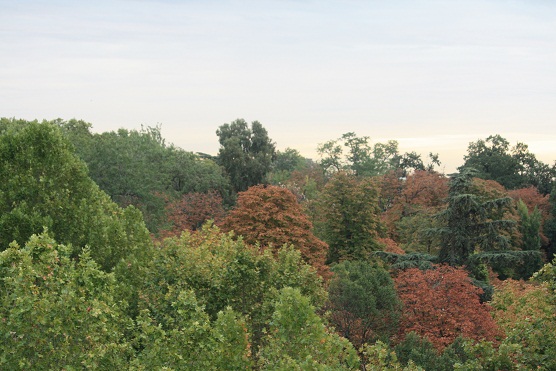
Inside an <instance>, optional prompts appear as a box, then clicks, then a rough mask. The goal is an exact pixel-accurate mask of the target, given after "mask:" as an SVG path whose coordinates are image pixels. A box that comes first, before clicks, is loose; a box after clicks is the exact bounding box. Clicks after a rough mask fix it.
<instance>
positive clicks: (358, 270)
mask: <svg viewBox="0 0 556 371" xmlns="http://www.w3.org/2000/svg"><path fill="white" fill-rule="evenodd" d="M332 271H333V272H334V276H333V278H332V280H331V281H330V283H329V286H328V295H329V306H328V309H329V310H330V312H331V314H330V319H331V322H332V324H333V325H334V326H335V328H336V330H337V331H338V332H339V333H340V334H341V335H342V336H343V337H345V338H347V339H349V340H350V341H351V343H352V344H353V345H354V346H355V347H356V348H359V347H361V345H363V344H364V343H371V342H375V341H377V340H382V341H388V339H389V338H390V336H392V335H393V334H395V333H396V332H397V330H398V321H399V317H400V314H401V303H400V301H399V299H398V296H397V294H396V290H395V288H394V282H393V281H392V279H391V278H390V274H389V273H388V272H387V271H386V270H385V269H384V268H382V267H380V266H378V265H375V266H373V265H371V264H369V263H368V262H364V261H353V262H350V261H343V262H341V263H340V264H337V265H335V266H334V267H333V268H332Z"/></svg>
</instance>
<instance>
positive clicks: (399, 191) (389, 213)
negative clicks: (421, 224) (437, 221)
mask: <svg viewBox="0 0 556 371" xmlns="http://www.w3.org/2000/svg"><path fill="white" fill-rule="evenodd" d="M448 182H449V180H448V178H446V177H445V176H444V175H442V174H439V173H436V172H431V171H423V170H416V171H415V172H413V173H412V174H411V175H409V176H408V177H407V178H406V179H405V180H401V179H399V178H398V177H397V176H396V174H395V173H389V174H387V175H385V176H384V177H383V178H382V194H381V198H382V200H383V202H386V200H389V201H388V202H387V205H388V207H387V208H385V210H386V211H385V212H384V213H383V215H382V220H383V222H384V223H385V225H386V227H387V230H388V235H389V236H391V237H392V238H394V239H395V240H396V239H397V234H396V223H397V222H398V221H399V220H400V219H402V218H403V217H406V216H411V215H413V214H415V213H416V212H417V211H419V210H423V209H432V210H434V212H436V211H438V210H439V209H440V208H442V207H443V206H444V203H445V199H446V198H447V197H448ZM431 213H432V212H431Z"/></svg>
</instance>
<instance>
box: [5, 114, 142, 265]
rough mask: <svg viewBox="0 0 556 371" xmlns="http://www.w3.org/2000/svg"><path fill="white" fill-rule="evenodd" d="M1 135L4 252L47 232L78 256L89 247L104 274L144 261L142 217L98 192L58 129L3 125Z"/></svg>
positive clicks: (43, 125)
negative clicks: (126, 263)
mask: <svg viewBox="0 0 556 371" xmlns="http://www.w3.org/2000/svg"><path fill="white" fill-rule="evenodd" d="M0 132H1V134H0V249H5V248H6V247H7V246H8V244H9V243H10V242H12V241H14V240H15V241H16V242H17V243H19V244H20V245H22V244H24V243H25V242H26V241H27V240H28V239H29V238H30V237H31V236H32V235H33V234H38V233H41V232H43V230H44V229H45V228H46V229H48V231H49V233H50V234H51V235H52V236H53V237H54V238H55V239H56V241H58V242H59V243H63V244H71V245H72V246H73V254H74V256H77V255H78V254H79V253H80V252H81V248H83V247H84V246H86V245H87V246H89V247H90V249H91V250H90V254H91V257H92V258H93V259H94V260H95V261H96V262H97V263H98V264H99V265H100V266H101V267H102V268H103V269H104V270H106V271H110V270H112V269H113V268H114V267H115V266H116V265H117V264H118V263H120V262H121V261H122V260H125V259H128V258H130V259H135V258H138V257H145V256H146V255H145V254H147V253H148V251H149V249H150V238H149V234H148V231H147V229H146V228H145V224H144V222H143V218H142V215H141V213H140V212H139V211H138V210H137V209H135V208H133V207H129V208H126V209H121V208H120V207H118V206H117V205H116V204H115V203H113V202H112V201H111V200H110V198H109V197H108V196H107V195H106V194H105V193H104V192H102V191H101V190H100V189H99V188H98V186H97V185H96V184H95V183H94V182H93V181H92V180H91V179H90V178H89V177H88V174H87V166H86V165H85V163H84V162H83V161H81V160H80V159H79V158H78V157H77V156H76V155H75V154H74V153H73V152H72V146H71V144H70V143H69V141H68V139H67V138H66V137H65V136H64V135H63V134H62V133H61V132H60V129H59V128H58V127H57V126H56V125H53V124H51V123H48V122H44V123H38V122H36V121H33V122H18V121H12V120H7V121H6V120H5V121H2V129H1V131H0ZM132 257H134V258H132Z"/></svg>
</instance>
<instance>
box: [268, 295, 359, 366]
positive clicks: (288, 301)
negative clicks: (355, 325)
mask: <svg viewBox="0 0 556 371" xmlns="http://www.w3.org/2000/svg"><path fill="white" fill-rule="evenodd" d="M274 306H275V310H274V313H273V314H272V320H271V322H270V323H271V326H270V328H269V330H268V332H269V338H270V339H269V341H268V343H267V344H266V345H265V346H264V347H262V348H261V351H260V354H259V365H260V368H261V370H357V369H359V358H358V357H357V353H356V351H355V349H354V348H353V346H352V345H351V344H350V343H349V342H348V341H347V340H346V339H343V338H341V337H339V336H338V335H336V334H332V333H329V332H328V331H327V330H326V327H325V326H324V323H323V322H322V320H321V319H320V317H319V316H317V315H316V314H315V308H314V307H313V306H312V305H311V304H310V301H309V299H308V298H306V297H304V296H303V295H302V294H301V292H300V290H299V289H294V288H291V287H285V288H283V289H282V290H280V293H279V295H278V297H277V298H276V301H275V305H274Z"/></svg>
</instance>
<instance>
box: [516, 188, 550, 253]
mask: <svg viewBox="0 0 556 371" xmlns="http://www.w3.org/2000/svg"><path fill="white" fill-rule="evenodd" d="M508 194H509V196H510V197H511V198H513V199H514V200H515V201H519V200H522V201H523V202H524V203H525V205H527V209H528V210H529V212H532V211H533V210H534V209H535V206H536V207H537V208H538V209H539V211H540V212H541V217H542V220H541V228H540V231H539V233H540V236H541V241H542V244H543V246H547V245H548V242H549V241H548V237H546V236H545V235H544V233H543V231H544V228H543V226H544V223H545V222H546V220H547V219H548V218H549V217H550V202H549V200H548V199H549V195H545V196H543V195H542V194H540V193H539V191H538V189H537V188H535V187H533V186H531V187H528V188H520V189H514V190H511V191H508Z"/></svg>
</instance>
